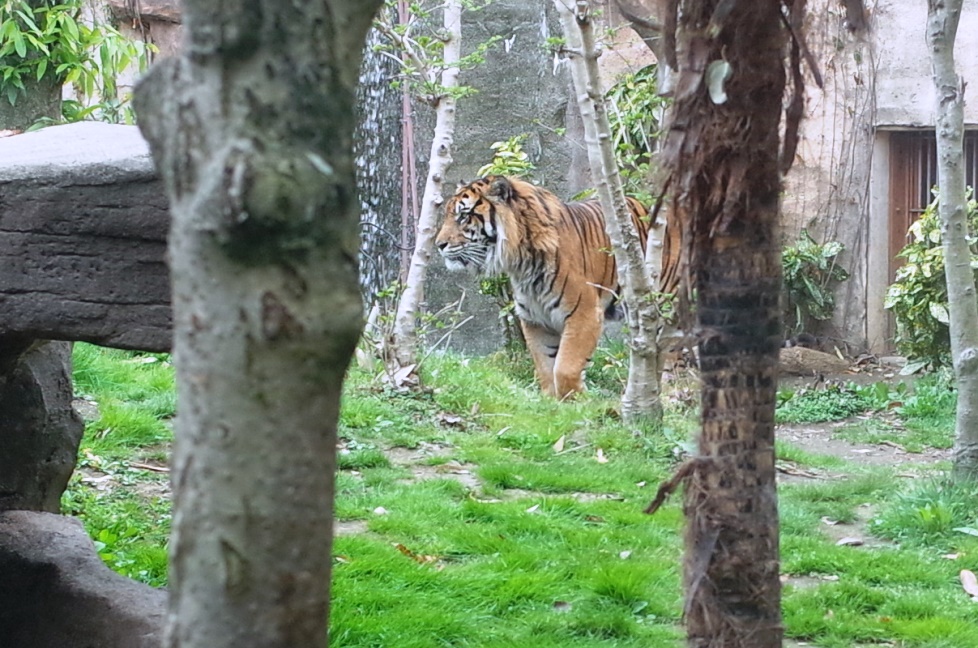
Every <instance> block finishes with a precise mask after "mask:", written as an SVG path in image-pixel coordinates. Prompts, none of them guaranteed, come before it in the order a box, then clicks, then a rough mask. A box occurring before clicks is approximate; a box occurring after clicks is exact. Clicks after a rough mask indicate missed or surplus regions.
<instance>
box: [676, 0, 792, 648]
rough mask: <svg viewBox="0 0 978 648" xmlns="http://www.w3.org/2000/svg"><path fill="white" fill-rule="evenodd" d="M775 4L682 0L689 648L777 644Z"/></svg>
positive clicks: (680, 183)
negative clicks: (695, 437)
mask: <svg viewBox="0 0 978 648" xmlns="http://www.w3.org/2000/svg"><path fill="white" fill-rule="evenodd" d="M781 4H782V3H781V1H780V0H755V1H754V2H740V3H728V2H724V1H723V0H696V1H694V0H688V1H686V2H681V3H680V5H681V6H680V9H679V13H678V30H677V38H676V60H677V61H678V66H679V69H678V77H677V84H676V100H675V103H674V105H673V110H672V124H671V130H670V134H669V137H668V139H667V142H666V147H665V156H666V162H667V164H669V166H670V168H671V170H672V173H673V178H672V186H673V190H674V193H673V195H674V196H675V203H674V204H675V214H676V215H677V216H678V220H679V222H680V224H681V226H682V230H683V231H682V235H683V248H684V252H685V254H686V257H685V259H684V261H685V263H686V268H687V288H688V289H689V293H692V294H693V295H695V299H696V304H695V318H696V331H697V338H698V339H697V341H698V345H699V362H700V372H701V376H702V392H701V420H702V432H701V436H700V440H699V456H698V457H697V458H696V459H695V460H693V461H692V462H691V463H690V464H689V469H690V471H691V472H690V475H689V479H688V481H687V482H686V491H685V514H686V520H687V528H686V561H685V569H684V580H685V587H686V607H685V617H686V624H687V630H688V645H689V646H695V647H697V648H706V647H707V646H709V647H711V648H717V647H723V648H735V647H736V648H773V647H776V646H780V645H781V639H782V627H781V612H780V593H781V592H780V583H779V579H778V576H779V574H778V571H779V568H778V512H777V496H776V491H775V471H774V407H775V395H776V390H777V360H778V348H779V347H780V342H781V322H780V313H779V309H778V297H779V292H780V286H781V262H780V250H779V241H778V234H777V231H776V226H777V224H778V215H779V208H780V206H779V193H780V191H781V173H780V170H779V138H778V124H779V120H780V113H781V98H782V96H783V94H784V88H785V73H784V63H783V55H784V52H785V45H786V41H785V30H784V28H783V24H782V17H781ZM796 4H797V3H796ZM667 22H668V21H667ZM727 66H729V67H727ZM726 73H729V76H727V74H726ZM724 77H727V78H726V82H725V83H723V84H720V83H717V81H718V80H722V79H723V78H724ZM711 81H712V82H711ZM711 86H712V87H711ZM788 159H790V157H789V158H788Z"/></svg>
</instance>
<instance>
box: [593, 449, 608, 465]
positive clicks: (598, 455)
mask: <svg viewBox="0 0 978 648" xmlns="http://www.w3.org/2000/svg"><path fill="white" fill-rule="evenodd" d="M594 458H595V459H596V460H597V461H598V463H608V458H607V457H606V456H604V450H602V449H601V448H598V452H597V453H596V454H595V456H594Z"/></svg>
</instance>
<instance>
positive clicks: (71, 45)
mask: <svg viewBox="0 0 978 648" xmlns="http://www.w3.org/2000/svg"><path fill="white" fill-rule="evenodd" d="M33 4H36V5H38V6H36V7H32V6H31V3H28V2H26V0H4V1H3V3H2V4H0V75H2V77H0V94H2V95H3V96H4V97H5V98H6V100H7V101H8V102H10V104H11V105H15V104H16V102H17V100H18V99H19V98H20V97H21V96H22V95H23V93H24V92H26V91H27V90H26V85H25V82H31V81H40V80H42V79H45V78H47V79H54V80H56V82H57V83H58V84H71V85H72V86H73V87H74V89H75V94H76V97H77V99H76V100H69V101H66V102H65V103H64V108H63V110H64V117H65V119H66V120H67V121H80V120H83V119H91V118H97V119H101V120H104V121H109V122H114V123H118V122H125V123H133V121H134V114H133V111H132V108H131V106H130V105H129V97H124V98H120V97H119V96H118V88H117V85H116V82H117V78H118V76H119V75H120V74H121V73H122V72H123V71H124V70H126V68H128V67H129V66H130V65H133V64H135V65H136V67H137V69H138V70H140V71H141V70H144V69H146V67H148V65H149V60H150V48H149V47H148V46H147V45H146V44H144V43H142V42H138V41H133V40H130V39H128V38H126V37H125V36H123V35H122V34H121V33H119V31H118V30H116V29H115V28H113V27H112V26H110V25H105V24H95V25H88V24H86V23H85V22H83V21H82V20H81V13H82V9H83V6H84V1H83V0H61V1H60V2H58V1H56V0H44V1H43V2H39V3H38V2H34V3H33Z"/></svg>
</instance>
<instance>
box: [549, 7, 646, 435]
mask: <svg viewBox="0 0 978 648" xmlns="http://www.w3.org/2000/svg"><path fill="white" fill-rule="evenodd" d="M554 1H555V4H556V5H557V11H558V12H559V13H560V19H561V24H562V25H563V29H564V37H565V38H566V40H567V49H568V51H569V52H570V64H571V77H572V79H573V82H574V89H575V92H576V93H577V103H578V105H579V106H580V110H581V117H582V118H583V120H584V135H585V140H586V142H587V148H588V160H589V162H590V166H591V177H592V179H593V182H594V185H595V188H596V189H597V194H598V199H599V200H600V202H601V209H602V211H603V212H604V215H605V229H606V230H607V232H608V238H609V239H610V240H611V245H612V247H613V248H614V254H615V264H616V266H617V267H618V278H619V281H620V282H621V292H622V302H623V303H624V304H625V312H626V317H627V324H628V336H627V338H628V350H629V361H628V382H627V383H626V384H625V392H624V394H623V395H622V399H621V413H622V417H623V418H624V419H625V420H626V421H630V422H634V421H637V420H646V421H649V422H651V423H653V424H654V423H660V422H661V421H662V401H661V398H660V388H659V378H660V375H661V372H662V367H661V363H660V359H659V334H660V332H661V330H662V325H661V317H660V316H659V308H658V302H657V301H656V300H655V299H654V298H653V290H654V286H655V284H656V279H657V278H658V274H659V273H658V268H656V269H655V276H653V274H652V273H651V272H650V268H649V267H648V266H646V263H645V250H644V249H643V242H642V240H641V238H640V236H639V233H638V231H637V230H636V228H635V226H634V224H633V223H632V215H631V210H629V208H628V203H627V202H626V201H625V191H624V189H623V188H622V184H621V177H620V176H619V175H618V164H617V162H616V161H615V152H614V149H613V146H612V138H611V126H610V125H609V123H608V113H607V109H606V107H605V102H604V95H602V94H601V79H600V74H599V71H598V52H597V47H596V45H595V38H594V25H593V24H592V22H591V4H590V2H588V1H586V0H577V2H575V3H574V7H571V6H570V5H569V3H570V0H554ZM652 225H653V227H652V228H651V231H650V232H649V238H654V237H656V235H657V234H658V233H659V231H660V230H661V227H655V225H656V224H655V223H653V224H652Z"/></svg>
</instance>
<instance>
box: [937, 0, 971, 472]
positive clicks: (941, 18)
mask: <svg viewBox="0 0 978 648" xmlns="http://www.w3.org/2000/svg"><path fill="white" fill-rule="evenodd" d="M961 4H962V0H928V2H927V44H928V45H929V46H930V51H931V68H932V70H933V73H934V87H935V89H936V90H937V106H936V111H937V159H938V162H937V178H938V191H939V196H938V204H937V209H938V214H939V216H940V219H941V234H942V236H941V241H942V245H943V247H944V269H945V273H946V276H947V295H948V313H949V315H950V321H949V324H950V329H951V357H952V359H953V362H954V374H955V378H956V379H957V385H958V409H957V420H956V425H955V429H956V435H955V441H954V469H953V473H954V476H955V477H956V478H959V479H968V480H978V299H976V297H975V294H976V293H975V275H974V270H972V268H971V250H970V249H969V246H968V219H967V214H968V206H967V200H966V193H965V181H964V172H965V168H964V81H963V80H962V79H961V77H959V76H958V75H957V72H955V70H954V40H955V37H956V35H957V31H958V22H959V21H960V18H961Z"/></svg>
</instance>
